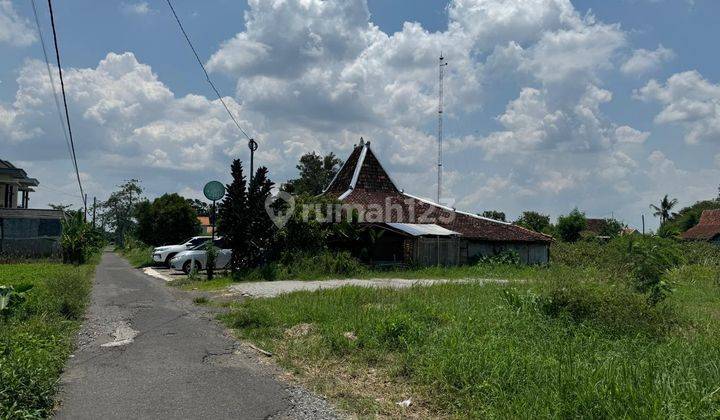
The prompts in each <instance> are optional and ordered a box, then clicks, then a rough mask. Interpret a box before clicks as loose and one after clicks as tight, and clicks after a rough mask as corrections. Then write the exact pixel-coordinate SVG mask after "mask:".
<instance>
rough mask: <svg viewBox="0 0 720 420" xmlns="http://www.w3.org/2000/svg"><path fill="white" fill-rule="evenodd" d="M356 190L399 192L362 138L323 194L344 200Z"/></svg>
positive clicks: (368, 144) (367, 142)
mask: <svg viewBox="0 0 720 420" xmlns="http://www.w3.org/2000/svg"><path fill="white" fill-rule="evenodd" d="M358 146H359V147H358ZM356 189H361V190H365V191H370V192H387V193H391V192H392V193H397V192H398V191H399V190H398V188H397V187H396V186H395V183H394V182H393V181H392V179H391V178H390V175H389V174H388V173H387V171H386V170H385V168H383V166H382V164H381V163H380V161H379V160H378V158H377V157H376V156H375V153H374V152H373V151H372V149H371V148H370V142H369V141H365V139H363V138H362V137H361V138H360V143H359V144H358V145H357V146H355V148H353V151H352V153H350V156H348V158H347V160H346V161H345V164H344V165H343V167H342V168H340V170H339V171H338V173H337V175H336V176H335V178H334V179H333V180H332V181H331V182H330V185H328V187H327V188H326V189H325V193H328V194H332V195H338V196H339V197H343V198H344V197H345V196H347V194H349V193H350V192H351V191H353V190H356Z"/></svg>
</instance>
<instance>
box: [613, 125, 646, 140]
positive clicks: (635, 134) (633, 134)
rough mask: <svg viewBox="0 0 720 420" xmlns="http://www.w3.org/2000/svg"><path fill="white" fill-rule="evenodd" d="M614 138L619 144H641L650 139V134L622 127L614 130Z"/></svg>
mask: <svg viewBox="0 0 720 420" xmlns="http://www.w3.org/2000/svg"><path fill="white" fill-rule="evenodd" d="M615 137H616V139H617V141H618V142H619V143H626V144H642V143H645V140H647V139H648V137H650V133H648V132H647V131H639V130H636V129H634V128H632V127H630V126H627V125H623V126H620V127H617V128H616V129H615Z"/></svg>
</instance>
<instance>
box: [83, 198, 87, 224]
mask: <svg viewBox="0 0 720 420" xmlns="http://www.w3.org/2000/svg"><path fill="white" fill-rule="evenodd" d="M83 198H84V201H83V204H84V205H85V216H84V220H85V223H87V193H85V197H83Z"/></svg>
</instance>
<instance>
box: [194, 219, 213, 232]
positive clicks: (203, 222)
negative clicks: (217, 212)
mask: <svg viewBox="0 0 720 420" xmlns="http://www.w3.org/2000/svg"><path fill="white" fill-rule="evenodd" d="M197 219H198V222H200V230H201V231H202V232H201V233H202V234H203V235H212V224H211V223H210V218H209V217H208V216H198V218H197Z"/></svg>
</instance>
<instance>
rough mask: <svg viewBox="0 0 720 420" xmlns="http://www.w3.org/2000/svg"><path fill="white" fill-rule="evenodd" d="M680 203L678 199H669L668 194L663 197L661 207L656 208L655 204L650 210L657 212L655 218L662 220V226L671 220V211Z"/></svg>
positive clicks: (651, 205)
mask: <svg viewBox="0 0 720 420" xmlns="http://www.w3.org/2000/svg"><path fill="white" fill-rule="evenodd" d="M677 203H678V201H677V198H673V199H672V200H671V199H669V198H668V196H667V194H665V197H663V199H662V201H660V206H659V207H658V206H656V205H655V204H650V208H651V209H653V210H655V213H653V216H655V217H659V218H660V224H663V223H665V222H667V221H668V219H670V211H671V210H672V209H673V207H675V205H676V204H677Z"/></svg>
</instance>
